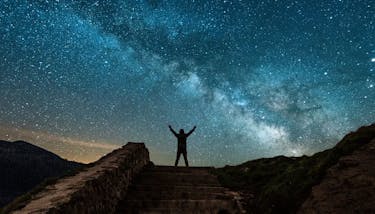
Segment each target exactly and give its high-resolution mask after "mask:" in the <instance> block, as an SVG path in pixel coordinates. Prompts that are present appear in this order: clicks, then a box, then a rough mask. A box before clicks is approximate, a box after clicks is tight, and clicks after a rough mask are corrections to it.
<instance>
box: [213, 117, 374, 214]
mask: <svg viewBox="0 0 375 214" xmlns="http://www.w3.org/2000/svg"><path fill="white" fill-rule="evenodd" d="M374 138H375V124H373V125H371V126H366V127H361V128H360V129H358V130H357V131H356V132H352V133H350V134H348V135H346V136H345V137H344V138H343V139H342V140H341V141H340V142H339V143H338V144H337V145H336V146H335V147H333V148H332V149H328V150H325V151H323V152H319V153H316V154H314V155H313V156H302V157H297V158H294V157H293V158H289V157H284V156H278V157H274V158H262V159H258V160H253V161H248V162H246V163H243V164H241V165H238V166H225V167H223V168H218V169H214V171H213V173H215V174H216V175H218V178H219V181H220V182H221V184H222V185H223V186H225V187H228V188H230V189H233V190H236V191H240V192H242V193H243V194H244V196H245V197H244V204H245V209H246V210H247V211H248V212H249V213H280V212H282V213H295V212H296V211H297V210H298V208H299V207H300V206H301V204H302V203H303V202H304V201H305V200H306V198H307V197H308V195H309V194H310V192H311V188H312V186H314V185H316V184H318V183H319V182H320V181H321V180H322V178H323V177H324V175H325V173H326V171H327V169H328V168H330V167H331V166H333V165H335V164H336V163H337V162H338V160H339V159H340V158H341V157H343V156H345V155H349V154H351V153H352V152H353V151H355V150H357V149H358V148H360V147H361V146H363V145H365V144H367V143H369V142H370V141H371V140H372V139H374Z"/></svg>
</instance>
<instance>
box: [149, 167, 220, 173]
mask: <svg viewBox="0 0 375 214" xmlns="http://www.w3.org/2000/svg"><path fill="white" fill-rule="evenodd" d="M211 169H213V167H174V166H153V167H149V168H147V169H146V171H148V172H205V173H206V172H208V171H210V170H211Z"/></svg>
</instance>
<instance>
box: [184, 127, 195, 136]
mask: <svg viewBox="0 0 375 214" xmlns="http://www.w3.org/2000/svg"><path fill="white" fill-rule="evenodd" d="M196 128H197V127H196V126H194V128H193V129H192V130H190V132H188V133H187V134H186V135H187V136H189V135H191V133H193V132H194V130H195V129H196Z"/></svg>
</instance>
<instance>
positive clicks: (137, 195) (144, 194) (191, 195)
mask: <svg viewBox="0 0 375 214" xmlns="http://www.w3.org/2000/svg"><path fill="white" fill-rule="evenodd" d="M132 199H134V200H177V199H181V200H186V199H192V200H203V199H223V200H224V199H228V200H230V199H232V196H230V195H228V194H226V193H225V192H202V191H191V190H190V191H178V190H177V191H176V190H162V191H160V192H158V191H139V190H138V191H129V192H128V196H127V197H126V198H125V200H132Z"/></svg>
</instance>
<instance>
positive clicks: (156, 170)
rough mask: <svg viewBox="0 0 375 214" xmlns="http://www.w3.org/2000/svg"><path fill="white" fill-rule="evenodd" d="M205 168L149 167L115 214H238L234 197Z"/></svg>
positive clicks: (207, 168)
mask: <svg viewBox="0 0 375 214" xmlns="http://www.w3.org/2000/svg"><path fill="white" fill-rule="evenodd" d="M209 170H210V168H209V167H189V168H186V167H169V166H152V167H149V168H146V169H144V170H143V171H142V172H141V174H140V175H138V177H137V178H136V179H135V182H134V183H133V184H132V185H131V186H130V187H129V191H128V193H127V195H126V196H125V198H123V199H122V200H121V201H120V202H119V204H118V206H117V213H241V211H240V206H239V203H238V194H236V193H235V192H231V191H229V190H227V189H225V188H224V187H222V186H221V185H220V184H219V182H218V180H217V178H216V176H214V175H212V174H210V172H209Z"/></svg>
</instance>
